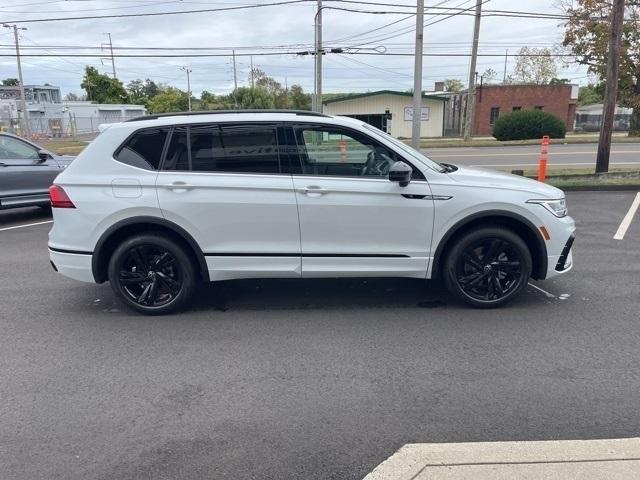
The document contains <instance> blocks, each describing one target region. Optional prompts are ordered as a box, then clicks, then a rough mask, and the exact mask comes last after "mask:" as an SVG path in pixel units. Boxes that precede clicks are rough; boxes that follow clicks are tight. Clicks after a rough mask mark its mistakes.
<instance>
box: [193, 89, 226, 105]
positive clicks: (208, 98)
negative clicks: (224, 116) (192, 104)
mask: <svg viewBox="0 0 640 480" xmlns="http://www.w3.org/2000/svg"><path fill="white" fill-rule="evenodd" d="M223 108H226V107H225V99H224V98H218V97H216V96H215V95H214V94H213V93H211V92H207V91H206V90H203V91H202V93H201V94H200V100H198V101H197V110H221V109H223Z"/></svg>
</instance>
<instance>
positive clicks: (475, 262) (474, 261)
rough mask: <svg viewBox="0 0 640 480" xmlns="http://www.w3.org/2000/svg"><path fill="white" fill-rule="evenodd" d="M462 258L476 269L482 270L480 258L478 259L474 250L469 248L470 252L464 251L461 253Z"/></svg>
mask: <svg viewBox="0 0 640 480" xmlns="http://www.w3.org/2000/svg"><path fill="white" fill-rule="evenodd" d="M462 258H463V259H464V260H465V261H466V262H467V263H468V264H469V265H471V266H472V267H473V268H475V269H476V270H482V260H480V258H479V257H478V255H477V254H476V252H475V250H471V251H470V252H465V253H464V254H463V255H462Z"/></svg>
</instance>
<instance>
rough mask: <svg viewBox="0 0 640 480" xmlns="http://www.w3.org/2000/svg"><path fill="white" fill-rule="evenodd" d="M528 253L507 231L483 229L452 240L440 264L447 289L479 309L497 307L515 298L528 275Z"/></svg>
mask: <svg viewBox="0 0 640 480" xmlns="http://www.w3.org/2000/svg"><path fill="white" fill-rule="evenodd" d="M531 263H532V261H531V253H530V252H529V248H528V247H527V245H526V244H525V243H524V241H523V240H522V239H521V238H520V237H519V236H518V235H516V234H515V233H513V232H512V231H511V230H508V229H506V228H501V227H485V228H479V229H478V230H473V231H470V232H467V233H466V234H464V235H462V236H461V237H460V238H459V239H457V240H456V241H455V243H454V244H453V246H452V247H451V249H449V252H448V255H447V257H446V260H445V263H444V269H443V274H444V281H445V285H446V287H447V290H448V291H449V292H450V293H451V294H452V295H454V296H455V297H456V298H458V299H459V300H461V301H463V302H465V303H467V304H468V305H471V306H473V307H479V308H492V307H499V306H502V305H504V304H506V303H508V302H510V301H511V300H512V299H513V298H515V297H516V296H517V295H518V294H519V293H520V292H521V291H522V290H523V289H524V288H525V286H526V285H527V282H528V281H529V277H530V275H531Z"/></svg>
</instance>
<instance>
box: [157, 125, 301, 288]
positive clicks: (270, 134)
mask: <svg viewBox="0 0 640 480" xmlns="http://www.w3.org/2000/svg"><path fill="white" fill-rule="evenodd" d="M278 144H279V142H278V127H277V126H276V125H273V124H254V125H248V124H242V125H240V124H238V125H235V124H228V123H220V124H211V125H204V126H190V127H179V128H175V129H174V130H173V133H172V135H171V139H170V141H169V145H168V148H167V152H166V154H165V159H164V162H163V166H162V170H161V171H160V173H159V174H158V177H157V180H156V185H157V191H158V200H159V202H160V208H161V210H162V213H163V215H164V217H165V218H166V219H167V220H170V221H172V222H174V223H176V224H178V225H180V226H181V227H183V228H184V229H185V230H187V231H188V232H189V233H191V235H192V236H193V237H194V239H195V240H196V242H197V243H198V244H199V245H200V248H201V249H202V251H203V252H204V254H205V256H206V260H207V264H208V266H209V274H210V277H211V280H222V279H228V278H242V277H248V278H256V277H261V276H266V277H273V276H283V277H296V276H300V230H299V226H298V210H297V206H296V199H295V195H294V192H293V182H292V179H291V175H289V174H282V173H281V170H280V158H279V157H280V156H279V151H278Z"/></svg>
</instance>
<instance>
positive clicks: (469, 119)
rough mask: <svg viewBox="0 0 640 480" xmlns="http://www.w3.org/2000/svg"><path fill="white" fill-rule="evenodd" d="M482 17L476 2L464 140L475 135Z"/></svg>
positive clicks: (480, 6)
mask: <svg viewBox="0 0 640 480" xmlns="http://www.w3.org/2000/svg"><path fill="white" fill-rule="evenodd" d="M481 16H482V0H476V18H475V23H474V25H473V47H472V50H471V65H470V66H469V89H468V90H467V116H466V117H465V119H464V140H465V142H467V141H469V140H471V135H473V115H474V106H475V105H474V102H475V94H476V62H477V60H478V41H479V39H480V18H481Z"/></svg>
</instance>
